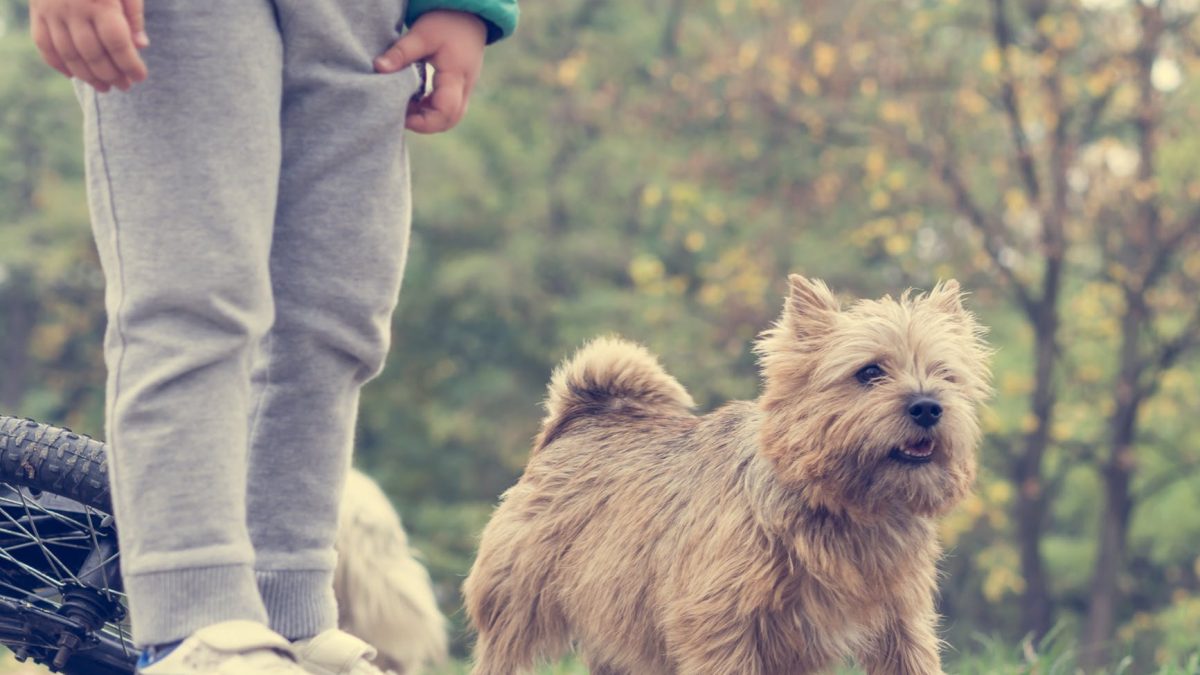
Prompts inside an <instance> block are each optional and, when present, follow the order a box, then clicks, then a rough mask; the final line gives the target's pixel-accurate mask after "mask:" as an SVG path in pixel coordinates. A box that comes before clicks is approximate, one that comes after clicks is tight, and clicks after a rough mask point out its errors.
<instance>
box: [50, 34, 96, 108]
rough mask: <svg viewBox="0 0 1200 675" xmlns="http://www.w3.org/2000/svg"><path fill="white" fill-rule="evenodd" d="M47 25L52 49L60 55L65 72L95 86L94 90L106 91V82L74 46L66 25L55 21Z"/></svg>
mask: <svg viewBox="0 0 1200 675" xmlns="http://www.w3.org/2000/svg"><path fill="white" fill-rule="evenodd" d="M49 27H50V39H51V40H52V41H53V42H54V49H55V51H57V52H58V55H59V56H60V57H62V60H63V63H64V64H65V65H66V67H67V72H69V73H70V74H71V77H75V78H78V79H80V80H83V81H84V82H87V83H88V84H90V85H92V86H93V87H95V88H96V91H101V92H104V91H108V89H109V87H108V84H106V83H105V82H104V81H103V80H101V79H100V78H98V77H96V74H95V73H93V72H92V69H91V68H88V65H87V63H85V62H84V60H83V57H82V56H80V55H79V50H78V49H76V48H75V42H74V41H73V40H72V39H71V32H70V31H69V30H67V25H66V24H64V23H60V22H55V23H51V24H49Z"/></svg>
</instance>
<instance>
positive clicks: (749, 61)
mask: <svg viewBox="0 0 1200 675" xmlns="http://www.w3.org/2000/svg"><path fill="white" fill-rule="evenodd" d="M758 52H759V48H758V44H757V43H754V42H745V43H743V44H742V46H741V48H740V49H738V56H737V62H738V68H741V69H742V70H749V69H750V68H751V67H753V66H754V64H755V63H757V62H758Z"/></svg>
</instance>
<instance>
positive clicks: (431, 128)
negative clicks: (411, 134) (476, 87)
mask: <svg viewBox="0 0 1200 675" xmlns="http://www.w3.org/2000/svg"><path fill="white" fill-rule="evenodd" d="M465 93H466V78H465V77H464V76H463V75H462V74H461V73H447V72H444V71H442V72H438V73H436V74H435V75H434V76H433V93H432V94H430V95H429V96H428V97H426V98H425V99H424V100H422V101H420V102H419V103H417V104H416V106H415V110H414V109H413V108H412V107H410V108H409V114H408V115H407V116H406V119H405V120H404V126H405V127H406V128H408V129H411V130H412V131H415V132H417V133H419V134H436V133H439V132H442V131H449V130H450V129H452V128H454V125H456V124H458V122H459V120H461V119H462V115H463V110H464V107H465V106H464V103H465V99H464V94H465Z"/></svg>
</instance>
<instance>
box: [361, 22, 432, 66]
mask: <svg viewBox="0 0 1200 675" xmlns="http://www.w3.org/2000/svg"><path fill="white" fill-rule="evenodd" d="M434 51H435V50H434V46H433V45H432V44H431V43H430V42H429V40H426V39H425V37H423V36H422V35H421V34H420V33H416V32H413V31H409V32H407V33H405V34H404V35H403V36H401V38H400V39H399V40H396V41H395V42H394V43H392V46H391V47H389V48H388V50H387V51H386V52H384V53H382V54H380V55H379V57H378V58H376V59H375V71H376V72H379V73H394V72H396V71H397V70H400V69H402V68H405V67H406V66H408V65H409V64H411V63H413V62H415V61H419V60H421V59H423V58H425V57H427V56H429V55H431V54H433V52H434Z"/></svg>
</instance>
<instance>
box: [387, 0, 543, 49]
mask: <svg viewBox="0 0 1200 675" xmlns="http://www.w3.org/2000/svg"><path fill="white" fill-rule="evenodd" d="M435 9H452V10H456V11H459V12H469V13H471V14H474V15H475V16H478V17H479V18H480V19H483V22H484V23H486V24H487V41H488V44H492V43H493V42H495V41H497V40H500V39H501V38H506V37H508V36H509V35H512V34H513V31H514V30H516V29H517V18H518V17H519V16H520V15H521V11H520V9H519V8H518V7H517V0H409V2H408V11H407V12H406V13H405V15H404V23H405V24H406V25H409V26H411V25H412V24H413V22H414V21H416V20H417V19H419V18H421V15H422V14H424V13H426V12H430V11H433V10H435Z"/></svg>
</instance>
